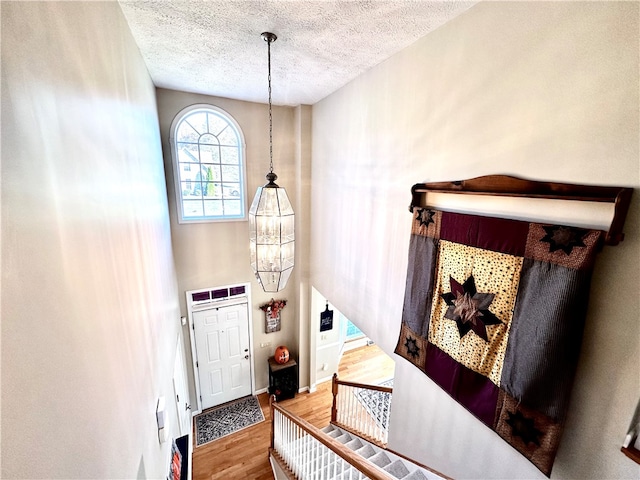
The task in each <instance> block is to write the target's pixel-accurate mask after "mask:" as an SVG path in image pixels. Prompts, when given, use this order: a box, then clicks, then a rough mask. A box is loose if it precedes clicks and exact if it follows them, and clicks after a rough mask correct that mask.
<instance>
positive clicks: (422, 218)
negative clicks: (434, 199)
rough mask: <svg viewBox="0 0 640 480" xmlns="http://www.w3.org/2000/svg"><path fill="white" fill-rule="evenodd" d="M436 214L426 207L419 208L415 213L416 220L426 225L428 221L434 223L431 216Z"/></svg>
mask: <svg viewBox="0 0 640 480" xmlns="http://www.w3.org/2000/svg"><path fill="white" fill-rule="evenodd" d="M435 214H436V212H435V211H434V210H429V209H428V208H420V209H418V213H417V218H416V219H417V220H418V222H420V225H421V226H422V225H424V226H425V227H428V226H429V224H430V223H433V224H434V225H435V223H436V221H435V220H434V219H433V216H434V215H435Z"/></svg>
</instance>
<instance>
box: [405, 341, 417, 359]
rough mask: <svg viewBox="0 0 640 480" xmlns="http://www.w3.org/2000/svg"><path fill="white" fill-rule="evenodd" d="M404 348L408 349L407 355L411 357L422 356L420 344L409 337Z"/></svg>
mask: <svg viewBox="0 0 640 480" xmlns="http://www.w3.org/2000/svg"><path fill="white" fill-rule="evenodd" d="M404 346H405V347H406V349H407V354H409V355H411V356H412V357H413V358H418V357H419V356H420V347H418V342H416V339H415V338H412V337H411V336H408V337H407V341H406V342H405V343H404Z"/></svg>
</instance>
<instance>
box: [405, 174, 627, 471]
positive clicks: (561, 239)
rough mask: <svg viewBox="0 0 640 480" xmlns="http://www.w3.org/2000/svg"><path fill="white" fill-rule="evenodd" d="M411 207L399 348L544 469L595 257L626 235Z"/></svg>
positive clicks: (557, 431)
mask: <svg viewBox="0 0 640 480" xmlns="http://www.w3.org/2000/svg"><path fill="white" fill-rule="evenodd" d="M482 178H484V179H486V178H491V179H493V180H494V181H495V179H496V178H510V177H482ZM474 181H476V182H477V181H478V179H474V180H473V181H471V182H474ZM467 182H469V181H467ZM456 183H457V184H460V183H461V182H456ZM456 183H454V184H452V185H455V184H456ZM485 183H486V182H485ZM603 188H607V187H603ZM414 189H415V187H414ZM628 193H629V196H630V192H628ZM414 194H415V192H414ZM627 200H628V198H627ZM414 201H415V197H414ZM626 207H628V202H627V205H626ZM412 211H413V222H412V228H411V239H410V245H409V263H408V270H407V281H406V290H405V298H404V307H403V315H402V324H401V330H400V334H399V338H398V343H397V346H396V350H395V351H396V353H397V354H398V355H400V356H402V357H404V358H405V359H406V360H408V361H409V362H411V363H413V364H414V365H415V366H416V367H417V368H419V369H420V370H422V371H423V372H424V373H425V374H426V375H427V376H428V377H429V378H431V380H433V381H434V382H435V383H436V384H438V385H439V386H440V387H441V388H442V389H444V390H445V391H446V392H447V393H448V394H449V395H450V396H451V397H452V398H453V399H454V400H456V401H457V402H459V403H460V404H461V405H463V406H464V407H465V408H466V409H467V410H468V411H469V412H471V413H472V414H473V415H475V416H476V417H477V418H478V420H479V421H481V422H483V423H484V424H485V425H486V426H487V427H489V428H490V429H492V430H493V431H495V432H496V433H497V434H498V435H499V436H500V437H502V438H503V439H504V440H505V441H506V442H508V443H509V444H510V445H511V446H512V447H514V448H515V449H517V450H518V451H519V452H520V453H521V454H522V455H524V456H525V457H526V458H528V459H529V460H530V461H531V462H532V463H533V464H534V465H535V466H536V467H537V468H538V469H539V470H540V471H542V472H543V473H544V474H545V475H547V476H549V475H550V473H551V468H552V465H553V460H554V458H555V455H556V452H557V449H558V446H559V441H560V436H561V432H562V426H563V422H564V420H565V417H566V412H567V407H568V402H569V395H570V390H571V386H572V383H573V377H574V374H575V371H576V366H577V361H578V355H579V351H580V344H581V340H582V333H583V326H584V319H585V316H586V309H587V303H588V296H589V286H590V280H591V271H592V267H593V264H594V259H595V255H596V252H597V251H598V250H599V248H600V247H601V246H602V243H603V242H604V241H605V239H607V243H614V242H615V243H617V241H619V240H620V239H621V234H619V235H618V236H617V240H615V241H614V242H611V236H610V233H611V231H610V232H603V231H600V230H590V229H585V228H576V227H570V226H561V225H548V224H541V223H531V222H525V221H520V220H511V219H501V218H493V217H487V216H480V215H469V214H462V213H451V212H444V211H438V210H435V209H431V208H428V207H421V206H413V207H412ZM624 213H625V214H626V208H625V209H624Z"/></svg>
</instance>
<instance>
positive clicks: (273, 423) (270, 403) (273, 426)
mask: <svg viewBox="0 0 640 480" xmlns="http://www.w3.org/2000/svg"><path fill="white" fill-rule="evenodd" d="M274 403H276V396H275V395H271V396H269V410H271V448H275V441H274V435H275V433H274V432H275V428H276V424H275V418H276V416H275V408H274V407H273V404H274Z"/></svg>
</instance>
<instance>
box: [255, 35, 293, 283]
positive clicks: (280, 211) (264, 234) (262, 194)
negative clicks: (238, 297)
mask: <svg viewBox="0 0 640 480" xmlns="http://www.w3.org/2000/svg"><path fill="white" fill-rule="evenodd" d="M262 38H263V39H264V41H265V42H267V60H268V66H269V76H268V82H269V173H268V174H267V180H268V183H267V184H266V185H264V186H263V187H258V191H257V192H256V195H255V197H253V203H252V204H251V208H249V229H250V232H249V243H250V247H251V268H252V269H253V271H254V273H255V275H256V278H257V279H258V282H260V285H262V289H263V290H264V291H265V292H278V291H280V290H282V289H283V288H284V287H285V286H286V285H287V281H288V280H289V277H290V276H291V272H292V271H293V258H294V251H295V248H294V240H295V234H294V214H293V208H292V207H291V203H290V202H289V197H287V192H286V191H285V189H284V188H281V187H279V186H278V185H277V184H276V183H275V181H276V180H277V178H278V176H277V175H276V174H275V173H273V116H272V112H271V44H272V43H273V42H275V41H276V39H277V38H278V37H276V36H275V35H274V34H273V33H271V32H264V33H263V34H262Z"/></svg>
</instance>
